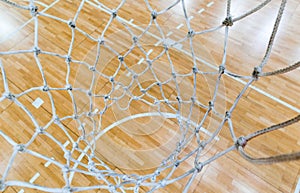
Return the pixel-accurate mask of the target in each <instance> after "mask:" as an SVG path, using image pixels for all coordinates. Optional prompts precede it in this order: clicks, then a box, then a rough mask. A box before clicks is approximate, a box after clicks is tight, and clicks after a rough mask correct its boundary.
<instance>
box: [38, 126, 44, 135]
mask: <svg viewBox="0 0 300 193" xmlns="http://www.w3.org/2000/svg"><path fill="white" fill-rule="evenodd" d="M36 132H37V133H38V134H44V133H45V129H44V128H43V127H38V128H36Z"/></svg>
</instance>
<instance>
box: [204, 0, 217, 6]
mask: <svg viewBox="0 0 300 193" xmlns="http://www.w3.org/2000/svg"><path fill="white" fill-rule="evenodd" d="M214 3H215V2H213V1H211V2H209V3H207V5H206V7H211V6H212V5H213V4H214Z"/></svg>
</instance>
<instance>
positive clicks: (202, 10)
mask: <svg viewBox="0 0 300 193" xmlns="http://www.w3.org/2000/svg"><path fill="white" fill-rule="evenodd" d="M204 11H205V9H204V8H201V9H200V10H199V11H198V12H197V13H199V14H201V13H202V12H204Z"/></svg>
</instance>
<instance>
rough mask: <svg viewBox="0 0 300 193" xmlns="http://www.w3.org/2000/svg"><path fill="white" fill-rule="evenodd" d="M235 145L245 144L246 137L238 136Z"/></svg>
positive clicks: (242, 145)
mask: <svg viewBox="0 0 300 193" xmlns="http://www.w3.org/2000/svg"><path fill="white" fill-rule="evenodd" d="M235 145H236V147H237V148H238V147H245V146H246V145H247V139H246V138H245V137H243V136H242V137H239V138H238V139H237V140H236V142H235Z"/></svg>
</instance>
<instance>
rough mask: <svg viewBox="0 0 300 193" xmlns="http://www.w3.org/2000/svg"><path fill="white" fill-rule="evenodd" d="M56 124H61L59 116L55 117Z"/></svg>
mask: <svg viewBox="0 0 300 193" xmlns="http://www.w3.org/2000/svg"><path fill="white" fill-rule="evenodd" d="M54 123H55V124H60V119H59V117H58V116H55V117H54Z"/></svg>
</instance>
